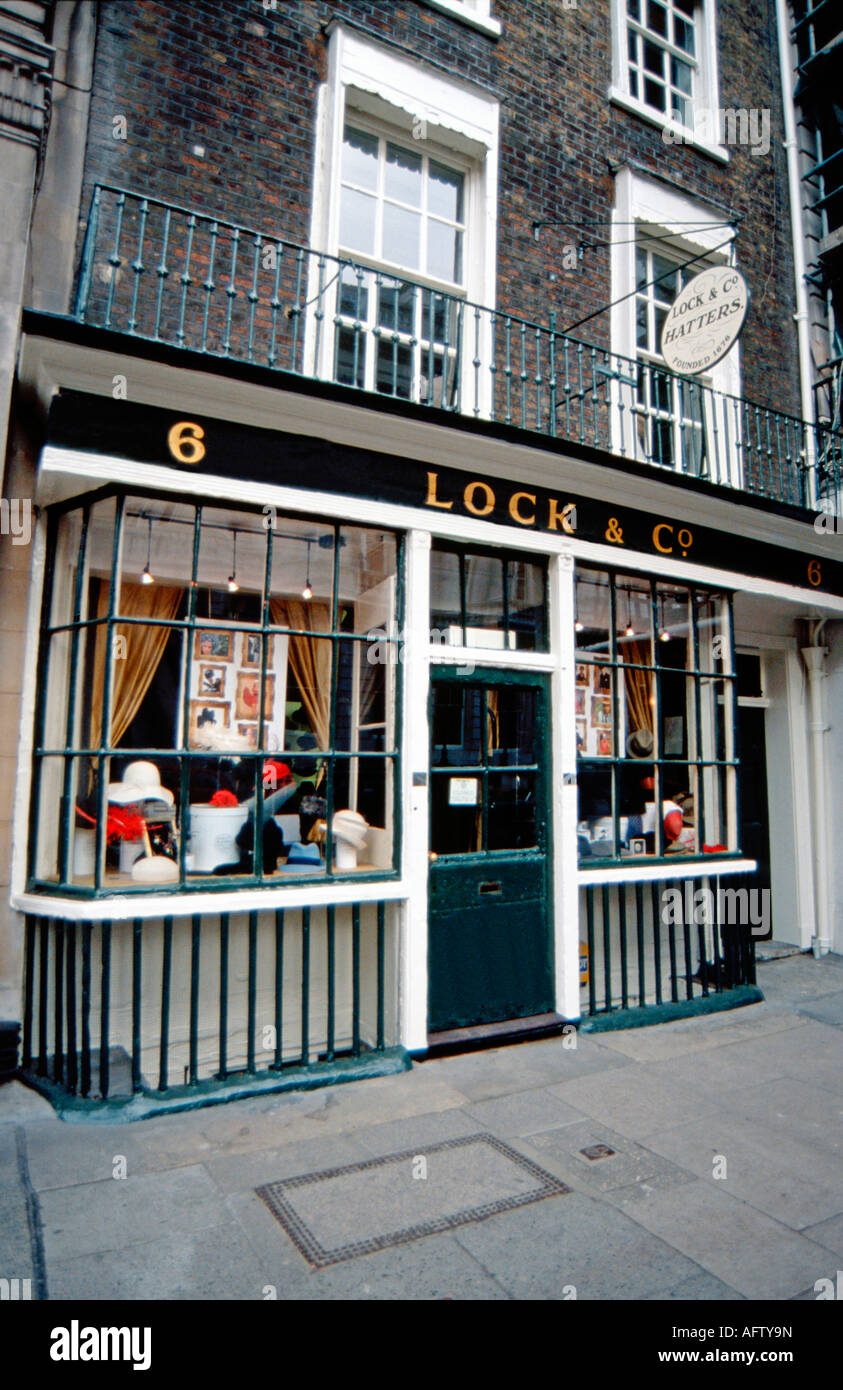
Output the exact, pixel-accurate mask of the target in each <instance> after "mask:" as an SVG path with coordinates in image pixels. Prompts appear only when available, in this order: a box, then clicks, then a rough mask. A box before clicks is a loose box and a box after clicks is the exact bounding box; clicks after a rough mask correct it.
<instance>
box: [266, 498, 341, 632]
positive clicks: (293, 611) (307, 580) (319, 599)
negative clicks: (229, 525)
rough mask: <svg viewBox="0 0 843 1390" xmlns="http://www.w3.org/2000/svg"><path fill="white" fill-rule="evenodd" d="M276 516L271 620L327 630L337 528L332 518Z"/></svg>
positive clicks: (319, 630) (277, 625)
mask: <svg viewBox="0 0 843 1390" xmlns="http://www.w3.org/2000/svg"><path fill="white" fill-rule="evenodd" d="M273 519H274V525H273V526H272V528H271V536H272V555H271V562H272V574H271V579H270V590H269V594H270V598H269V618H270V623H271V624H272V626H273V627H291V628H305V629H307V630H308V631H310V630H312V631H314V632H327V631H329V630H330V625H331V599H332V595H333V588H334V534H335V533H334V528H333V526H332V525H331V523H330V522H320V521H302V520H300V519H299V518H298V517H289V516H277V515H276V516H274V518H273ZM261 520H263V518H261ZM308 591H309V593H310V597H309V598H306V597H305V594H306V593H307V592H308Z"/></svg>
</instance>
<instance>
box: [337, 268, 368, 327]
mask: <svg viewBox="0 0 843 1390" xmlns="http://www.w3.org/2000/svg"><path fill="white" fill-rule="evenodd" d="M371 280H372V277H371V275H367V274H366V273H365V272H364V271H363V270H360V269H359V268H355V267H354V266H350V265H347V266H344V267H343V272H342V277H341V279H340V286H339V306H338V307H339V313H341V314H345V315H347V317H348V318H353V319H361V320H365V319H366V318H367V317H368V313H369V286H370V283H371Z"/></svg>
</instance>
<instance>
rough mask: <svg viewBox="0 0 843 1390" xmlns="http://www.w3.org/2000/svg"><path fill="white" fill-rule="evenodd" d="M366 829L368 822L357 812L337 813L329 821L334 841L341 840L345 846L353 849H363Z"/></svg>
mask: <svg viewBox="0 0 843 1390" xmlns="http://www.w3.org/2000/svg"><path fill="white" fill-rule="evenodd" d="M368 829H369V822H368V821H367V820H366V819H365V818H364V817H363V816H361V814H360V812H359V811H348V810H346V811H337V812H336V814H335V815H334V818H333V820H332V821H331V833H332V834H333V836H334V839H335V840H341V841H342V842H343V843H344V844H347V845H353V846H354V848H355V849H362V848H363V846H364V844H365V843H366V831H367V830H368Z"/></svg>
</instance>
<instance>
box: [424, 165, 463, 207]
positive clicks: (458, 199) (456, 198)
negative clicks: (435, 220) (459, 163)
mask: <svg viewBox="0 0 843 1390" xmlns="http://www.w3.org/2000/svg"><path fill="white" fill-rule="evenodd" d="M427 208H428V212H432V213H434V214H435V215H436V216H437V217H449V218H450V219H451V221H453V222H462V220H463V176H462V174H458V173H456V172H455V171H454V170H453V169H446V168H445V166H444V165H443V164H437V163H436V162H435V160H431V161H430V176H429V183H428V189H427Z"/></svg>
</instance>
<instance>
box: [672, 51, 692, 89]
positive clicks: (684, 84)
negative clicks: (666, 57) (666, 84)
mask: <svg viewBox="0 0 843 1390" xmlns="http://www.w3.org/2000/svg"><path fill="white" fill-rule="evenodd" d="M670 80H671V82H672V83H673V85H674V87H678V88H679V90H680V92H683V93H684V94H685V96H690V95H691V69H690V68H689V66H688V64H687V63H683V62H681V61H680V60H679V59H678V58H671V60H670Z"/></svg>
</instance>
